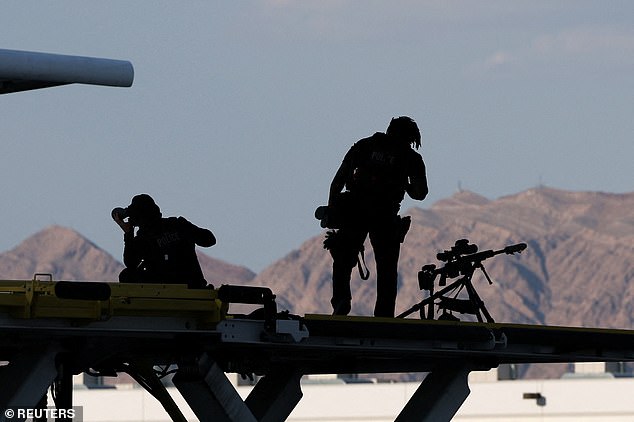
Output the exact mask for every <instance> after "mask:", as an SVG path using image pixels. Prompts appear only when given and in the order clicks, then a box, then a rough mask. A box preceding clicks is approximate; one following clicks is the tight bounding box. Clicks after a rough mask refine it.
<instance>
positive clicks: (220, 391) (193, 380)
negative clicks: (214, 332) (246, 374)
mask: <svg viewBox="0 0 634 422" xmlns="http://www.w3.org/2000/svg"><path fill="white" fill-rule="evenodd" d="M199 368H200V372H199V373H194V374H192V373H187V371H182V372H181V371H179V372H177V373H176V375H175V376H174V378H173V380H172V381H173V383H174V385H175V386H176V388H177V389H178V391H179V392H180V393H181V395H182V396H183V398H184V399H185V401H187V404H189V407H191V409H192V410H193V411H194V413H195V414H196V417H197V418H198V420H200V421H201V422H206V421H210V422H211V421H214V422H243V421H244V422H256V418H255V417H254V416H253V414H252V413H251V410H250V409H249V408H248V407H247V406H246V404H245V403H244V401H243V400H242V398H241V397H240V395H239V394H238V392H237V391H236V389H235V388H234V386H233V385H232V384H231V382H230V381H229V380H228V379H227V376H226V375H225V373H224V372H223V370H222V369H221V368H220V367H219V366H218V364H217V363H216V362H214V361H213V360H211V359H210V358H209V357H208V356H207V355H203V357H202V358H201V361H200V363H199Z"/></svg>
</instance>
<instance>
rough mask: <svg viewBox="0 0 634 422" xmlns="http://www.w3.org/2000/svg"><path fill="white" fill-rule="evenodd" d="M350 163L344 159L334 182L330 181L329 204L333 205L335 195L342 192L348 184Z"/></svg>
mask: <svg viewBox="0 0 634 422" xmlns="http://www.w3.org/2000/svg"><path fill="white" fill-rule="evenodd" d="M349 167H350V166H349V164H348V162H347V160H344V161H343V162H342V163H341V166H339V169H338V170H337V173H336V174H335V177H333V179H332V182H331V183H330V193H329V196H328V205H331V204H332V202H333V201H334V199H335V197H336V196H337V195H338V194H340V193H341V191H342V190H343V188H344V187H345V186H346V180H347V175H348V173H349V172H350V168H349Z"/></svg>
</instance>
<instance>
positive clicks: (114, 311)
mask: <svg viewBox="0 0 634 422" xmlns="http://www.w3.org/2000/svg"><path fill="white" fill-rule="evenodd" d="M61 286H64V287H65V289H64V290H65V292H68V291H69V290H72V289H74V288H76V289H77V294H75V295H73V296H72V298H71V297H69V296H68V295H67V294H64V295H60V293H59V292H60V289H59V288H60V287H61ZM92 291H94V292H97V293H98V294H91V292H92ZM104 292H106V294H105V295H104ZM108 292H109V294H107V293H108ZM227 308H228V304H224V303H222V302H221V301H220V300H219V299H218V291H217V290H215V289H188V288H187V286H186V285H184V284H125V283H114V282H107V283H106V282H103V283H102V282H87V281H85V282H65V281H60V282H54V281H40V280H37V279H33V280H11V281H0V312H2V313H7V314H8V315H10V316H11V317H13V318H62V319H80V320H86V321H101V320H107V319H109V318H110V317H113V316H144V317H148V316H150V317H161V316H166V317H187V318H195V319H196V320H197V321H198V322H200V323H201V324H204V325H207V324H209V325H212V324H215V323H217V322H219V321H221V320H223V319H224V318H226V313H227Z"/></svg>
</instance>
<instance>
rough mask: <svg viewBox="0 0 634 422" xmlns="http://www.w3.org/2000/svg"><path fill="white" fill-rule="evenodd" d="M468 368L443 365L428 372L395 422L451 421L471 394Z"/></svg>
mask: <svg viewBox="0 0 634 422" xmlns="http://www.w3.org/2000/svg"><path fill="white" fill-rule="evenodd" d="M471 369H472V367H471V366H468V365H456V366H442V367H439V368H437V369H435V370H434V371H432V372H431V373H429V374H428V375H427V376H426V377H425V379H424V380H423V382H422V383H421V385H420V387H418V389H417V390H416V392H415V393H414V394H413V395H412V397H411V398H410V400H409V401H408V402H407V404H406V405H405V407H404V408H403V410H402V411H401V413H400V414H399V415H398V417H397V418H396V419H395V422H444V421H447V422H448V421H451V419H452V418H453V417H454V415H455V414H456V413H457V412H458V409H460V406H462V403H464V401H465V400H466V399H467V397H468V396H469V393H470V392H471V390H470V389H469V385H468V383H467V378H468V375H469V372H471Z"/></svg>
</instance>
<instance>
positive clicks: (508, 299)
mask: <svg viewBox="0 0 634 422" xmlns="http://www.w3.org/2000/svg"><path fill="white" fill-rule="evenodd" d="M402 214H403V215H410V216H411V217H412V225H411V228H410V231H409V233H408V234H407V237H406V239H405V242H404V244H403V247H402V249H401V257H400V261H399V293H398V301H397V312H401V311H403V310H405V309H408V308H409V307H410V306H412V305H413V304H415V303H417V302H418V301H420V300H421V299H422V298H423V296H422V292H421V291H420V290H419V287H418V281H417V273H418V271H419V270H420V268H421V266H422V265H425V264H431V263H433V264H437V265H441V264H442V263H441V262H439V261H438V260H437V258H436V254H437V253H438V252H441V251H443V250H447V249H449V248H450V247H451V246H453V245H454V243H455V241H456V240H457V239H469V240H470V241H471V243H475V244H477V245H478V246H479V250H480V251H483V250H488V249H494V250H497V249H501V248H503V247H504V246H506V245H509V244H514V243H519V242H524V243H526V244H527V245H528V247H527V249H526V250H525V251H524V252H523V253H521V254H519V255H512V256H511V255H505V254H501V255H498V256H496V257H493V258H491V259H490V260H487V261H485V262H484V265H485V267H486V270H487V272H488V274H489V275H490V276H491V278H492V279H493V285H489V284H488V283H487V282H486V280H485V278H484V277H483V276H482V275H481V274H479V273H476V276H475V277H474V278H473V281H474V285H475V288H476V290H477V291H478V293H479V294H480V296H481V297H482V299H483V300H484V302H485V304H486V307H487V309H488V310H489V312H490V313H491V315H492V316H493V318H494V319H495V321H496V322H515V323H530V324H544V325H565V326H585V327H607V328H626V329H631V328H633V327H634V312H633V311H634V283H631V281H632V280H633V279H634V193H625V194H611V193H602V192H570V191H563V190H557V189H552V188H547V187H540V188H535V189H530V190H527V191H524V192H521V193H518V194H514V195H509V196H505V197H501V198H498V199H495V200H489V199H487V198H484V197H482V196H480V195H478V194H476V193H473V192H469V191H461V192H458V193H456V194H454V195H453V196H451V197H450V198H447V199H444V200H440V201H438V202H436V203H435V204H433V205H432V206H431V207H429V208H426V209H421V208H412V209H409V210H405V211H404V212H403V213H402ZM315 224H318V222H317V221H316V222H315ZM323 239H324V235H323V234H321V235H319V236H315V237H313V238H310V239H308V240H306V241H305V242H304V243H303V244H301V246H300V247H299V248H298V249H296V250H293V251H291V252H289V253H288V254H287V255H286V256H284V257H282V258H280V259H279V260H278V261H276V262H274V263H272V264H271V265H270V266H269V267H267V268H265V269H264V270H263V271H261V272H260V273H259V274H257V275H256V274H255V273H254V272H252V271H251V270H249V269H247V268H244V267H240V266H236V265H232V264H230V263H227V262H223V261H220V260H217V259H214V258H212V257H210V256H207V255H205V254H203V253H199V257H200V261H201V266H202V267H203V271H204V273H205V277H206V279H207V280H208V281H209V282H211V283H213V284H214V285H215V286H220V285H221V284H241V285H254V286H267V287H270V288H271V290H273V292H274V293H275V294H276V295H277V302H278V308H279V309H280V310H285V309H287V310H289V311H290V312H291V313H295V314H300V315H303V314H307V313H329V312H330V311H331V308H330V304H329V299H330V293H331V290H330V289H331V285H330V278H331V265H332V261H331V258H330V255H329V254H328V252H327V251H325V250H324V249H323V247H322V242H323ZM366 262H367V263H368V266H369V268H370V271H371V277H370V279H369V280H367V281H363V280H361V279H360V278H359V276H358V272H357V271H356V270H355V271H354V276H353V282H352V289H353V309H352V314H355V315H372V310H373V307H374V300H375V296H374V291H375V289H374V286H375V279H374V276H375V274H376V271H375V269H374V257H373V253H372V249H371V247H370V245H369V244H367V245H366ZM122 268H123V266H122V264H121V263H120V262H119V261H117V260H116V259H115V258H113V257H112V256H111V255H109V254H108V253H106V252H105V251H103V250H102V249H100V248H99V247H98V246H97V245H95V244H94V243H92V242H91V241H89V240H88V239H86V238H85V237H83V236H82V235H81V234H80V233H77V232H76V231H74V230H72V229H70V228H66V227H60V226H51V227H48V228H45V229H43V230H42V231H40V232H38V233H36V234H34V235H32V236H31V237H29V238H27V239H26V240H24V241H23V242H22V243H21V244H19V245H18V246H16V247H15V248H14V249H12V250H9V251H7V252H5V253H2V254H0V279H31V278H32V277H33V275H34V274H35V273H50V274H52V275H53V278H54V279H55V280H103V281H108V280H117V275H118V273H119V271H121V269H122ZM415 316H416V314H414V317H415Z"/></svg>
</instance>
